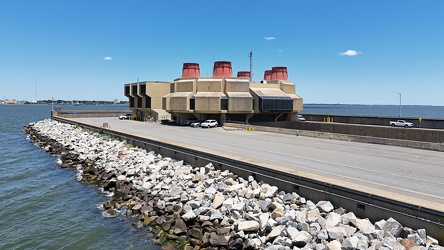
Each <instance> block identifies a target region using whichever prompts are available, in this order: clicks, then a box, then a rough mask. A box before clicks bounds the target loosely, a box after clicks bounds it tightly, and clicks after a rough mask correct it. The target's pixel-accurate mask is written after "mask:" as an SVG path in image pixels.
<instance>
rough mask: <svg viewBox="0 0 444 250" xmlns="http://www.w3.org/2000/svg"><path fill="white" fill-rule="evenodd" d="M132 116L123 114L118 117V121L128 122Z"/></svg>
mask: <svg viewBox="0 0 444 250" xmlns="http://www.w3.org/2000/svg"><path fill="white" fill-rule="evenodd" d="M132 115H133V114H124V115H121V116H119V119H120V120H129V119H130V118H131V116H132Z"/></svg>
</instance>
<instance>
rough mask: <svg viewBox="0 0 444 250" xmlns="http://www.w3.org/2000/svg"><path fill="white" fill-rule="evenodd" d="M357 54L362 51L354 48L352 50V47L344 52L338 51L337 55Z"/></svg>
mask: <svg viewBox="0 0 444 250" xmlns="http://www.w3.org/2000/svg"><path fill="white" fill-rule="evenodd" d="M359 54H362V52H359V51H356V50H353V49H349V50H347V51H345V52H341V53H339V55H341V56H357V55H359Z"/></svg>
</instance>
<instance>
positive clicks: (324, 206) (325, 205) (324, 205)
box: [316, 201, 334, 213]
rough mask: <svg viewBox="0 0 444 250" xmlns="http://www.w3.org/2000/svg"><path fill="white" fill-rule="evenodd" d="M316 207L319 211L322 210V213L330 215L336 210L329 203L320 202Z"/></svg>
mask: <svg viewBox="0 0 444 250" xmlns="http://www.w3.org/2000/svg"><path fill="white" fill-rule="evenodd" d="M316 206H317V207H318V208H319V210H321V212H326V213H329V212H331V211H332V210H333V209H334V207H333V204H331V202H329V201H320V202H318V203H317V204H316Z"/></svg>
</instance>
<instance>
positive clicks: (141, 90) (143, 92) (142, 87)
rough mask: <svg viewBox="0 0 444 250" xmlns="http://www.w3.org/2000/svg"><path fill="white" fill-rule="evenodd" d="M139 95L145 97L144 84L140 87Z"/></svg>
mask: <svg viewBox="0 0 444 250" xmlns="http://www.w3.org/2000/svg"><path fill="white" fill-rule="evenodd" d="M140 94H141V95H146V85H145V84H142V85H140Z"/></svg>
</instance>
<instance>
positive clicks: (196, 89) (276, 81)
mask: <svg viewBox="0 0 444 250" xmlns="http://www.w3.org/2000/svg"><path fill="white" fill-rule="evenodd" d="M249 79H250V72H249V71H240V72H238V73H237V77H233V76H232V69H231V62H225V61H219V62H215V63H214V70H213V76H212V77H201V76H200V69H199V64H197V63H184V64H183V68H182V77H181V78H178V79H175V80H174V81H173V82H150V81H144V82H137V83H128V84H125V85H124V94H125V96H126V97H128V99H129V108H130V109H131V110H132V111H133V112H134V113H135V114H137V116H138V117H139V118H141V119H146V118H147V117H154V119H156V120H176V121H177V122H178V123H182V122H183V121H184V120H187V119H197V120H206V119H216V120H218V121H219V122H220V123H221V124H223V123H224V122H226V121H238V122H252V121H275V120H291V119H292V117H293V116H294V115H296V114H297V113H298V112H300V111H301V110H302V98H301V97H299V96H298V95H296V87H295V85H294V84H293V83H292V82H291V81H289V80H288V77H287V68H286V67H273V68H272V70H266V71H265V73H264V80H263V81H261V82H256V83H255V82H250V80H249Z"/></svg>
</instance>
